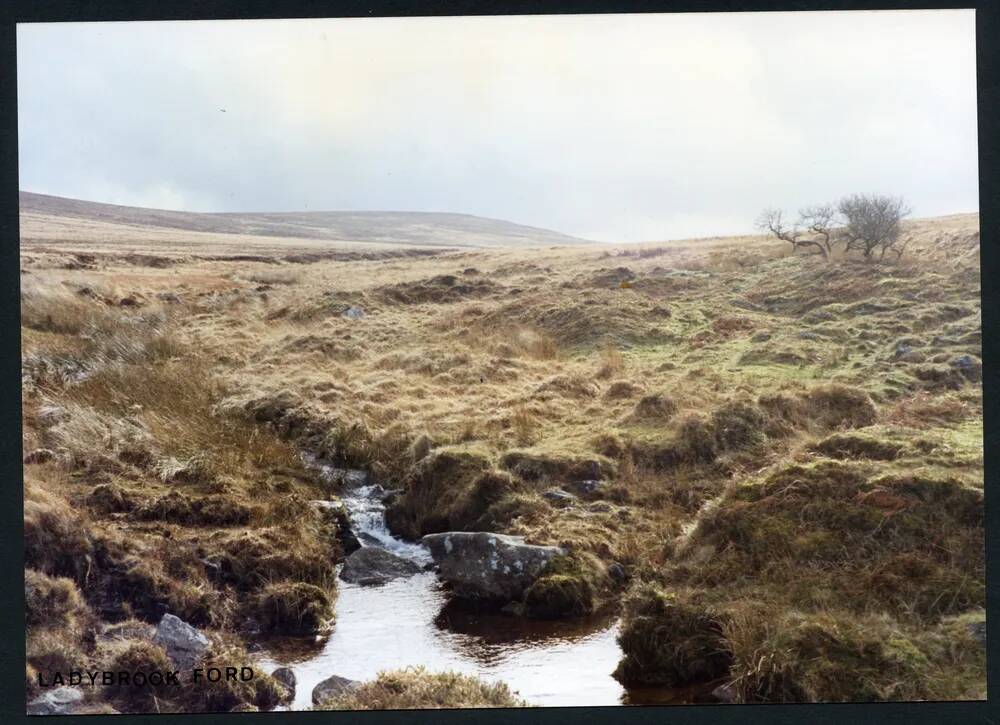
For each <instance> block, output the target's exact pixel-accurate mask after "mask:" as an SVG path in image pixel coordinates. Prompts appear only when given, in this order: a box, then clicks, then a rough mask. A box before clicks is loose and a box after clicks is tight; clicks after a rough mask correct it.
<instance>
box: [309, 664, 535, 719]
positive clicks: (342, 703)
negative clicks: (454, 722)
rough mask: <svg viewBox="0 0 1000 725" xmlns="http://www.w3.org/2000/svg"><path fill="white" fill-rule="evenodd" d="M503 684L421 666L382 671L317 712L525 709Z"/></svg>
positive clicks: (321, 704) (523, 703)
mask: <svg viewBox="0 0 1000 725" xmlns="http://www.w3.org/2000/svg"><path fill="white" fill-rule="evenodd" d="M526 705H527V703H525V702H524V701H523V700H521V699H520V698H518V697H517V696H516V695H515V694H514V693H512V692H511V691H510V688H508V687H507V685H505V684H503V683H496V684H494V683H487V682H483V681H482V680H479V679H477V678H475V677H471V676H469V675H462V674H459V673H457V672H434V673H432V672H428V671H427V670H425V669H424V668H422V667H414V668H408V669H405V670H396V671H391V672H382V673H380V674H379V675H378V677H376V678H375V679H374V680H371V681H369V682H363V683H361V685H360V686H358V687H357V688H356V689H353V690H351V691H349V692H347V693H345V694H342V695H339V696H336V697H333V698H331V699H328V700H326V701H325V702H323V703H320V704H319V705H318V706H317V707H316V709H318V710H416V709H445V708H479V707H525V706H526Z"/></svg>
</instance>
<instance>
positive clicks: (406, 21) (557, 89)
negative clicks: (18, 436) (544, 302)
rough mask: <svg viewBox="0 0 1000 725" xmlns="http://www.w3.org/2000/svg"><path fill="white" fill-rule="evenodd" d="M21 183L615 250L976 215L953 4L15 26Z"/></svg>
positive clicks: (970, 120)
mask: <svg viewBox="0 0 1000 725" xmlns="http://www.w3.org/2000/svg"><path fill="white" fill-rule="evenodd" d="M17 44H18V52H17V58H18V120H19V124H18V126H19V161H20V187H21V189H23V190H26V191H34V192H38V193H45V194H55V195H59V196H68V197H74V198H79V199H87V200H92V201H103V202H109V203H116V204H126V205H133V206H148V207H156V208H166V209H179V210H186V211H232V212H238V211H303V210H316V211H326V210H392V211H445V212H459V213H466V214H476V215H479V216H486V217H493V218H497V219H506V220H508V221H513V222H518V223H521V224H529V225H533V226H540V227H545V228H550V229H554V230H557V231H560V232H563V233H567V234H573V235H577V236H581V237H585V238H589V239H597V240H602V241H613V242H624V241H645V240H662V239H676V238H685V237H699V236H714V235H721V234H739V233H745V232H749V231H752V230H753V224H754V219H755V218H756V217H757V215H758V214H759V212H760V211H761V209H762V208H764V207H777V208H783V209H785V210H786V211H787V212H788V213H791V214H794V212H795V211H796V210H797V209H799V208H800V207H802V206H805V205H809V204H815V203H820V202H826V201H835V200H836V199H838V198H840V197H841V196H843V195H846V194H850V193H854V192H866V193H867V192H875V193H886V194H893V195H900V196H903V197H904V198H905V199H906V200H907V201H908V202H909V204H910V206H911V207H912V209H913V212H914V215H915V216H935V215H940V214H949V213H957V212H970V211H977V210H978V180H977V179H978V165H977V145H976V65H975V62H976V61H975V15H974V11H972V10H959V11H951V10H930V11H910V10H905V11H880V12H873V11H856V12H798V13H745V14H744V13H693V14H647V15H590V16H587V15H570V16H565V15H564V16H533V17H532V16H508V17H467V18H458V17H456V18H358V19H320V20H316V19H299V20H235V21H177V22H128V23H58V24H33V25H20V26H19V27H18V33H17Z"/></svg>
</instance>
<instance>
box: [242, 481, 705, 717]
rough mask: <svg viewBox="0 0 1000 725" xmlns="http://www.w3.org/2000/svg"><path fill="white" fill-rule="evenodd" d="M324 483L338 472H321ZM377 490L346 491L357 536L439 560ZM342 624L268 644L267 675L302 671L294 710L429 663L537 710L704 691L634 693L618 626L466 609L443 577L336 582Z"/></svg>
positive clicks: (601, 620) (682, 697)
mask: <svg viewBox="0 0 1000 725" xmlns="http://www.w3.org/2000/svg"><path fill="white" fill-rule="evenodd" d="M314 465H316V466H318V467H319V468H320V472H321V474H322V475H324V476H326V477H331V476H334V475H336V474H337V473H338V472H337V471H336V470H335V469H330V468H328V467H325V466H323V465H322V464H314ZM381 494H382V489H381V487H379V486H378V485H370V484H364V485H354V486H351V487H349V488H347V489H346V490H344V492H343V494H342V495H341V500H342V501H343V502H344V505H345V506H346V509H347V512H348V516H349V517H350V520H351V524H352V527H353V529H354V533H355V535H357V536H358V538H359V539H361V541H362V545H364V546H382V547H384V548H386V549H388V550H390V551H392V552H393V553H395V554H398V555H399V556H402V557H405V558H407V559H410V560H412V561H415V562H417V563H420V564H427V563H430V562H431V557H430V553H429V552H428V551H427V549H425V548H424V547H423V546H421V545H420V544H419V543H415V542H408V541H403V540H402V539H399V538H397V537H395V536H393V535H392V533H390V532H389V530H388V528H387V527H386V524H385V508H384V505H383V504H382V501H381ZM337 592H338V596H337V603H336V614H337V618H336V625H335V627H334V630H333V632H332V634H330V635H329V636H327V637H322V638H302V637H294V638H293V637H280V638H275V637H272V638H267V639H262V640H260V642H259V644H260V645H261V647H262V652H261V655H262V657H261V660H262V665H263V666H264V668H265V669H266V670H267V671H269V672H270V671H271V670H273V669H274V668H276V667H278V666H281V665H284V666H288V667H291V668H292V669H293V670H294V672H295V677H296V680H297V686H296V690H295V700H294V702H293V703H292V705H291V707H292V709H304V708H308V707H311V706H312V700H311V697H312V689H313V687H315V686H316V685H317V684H318V683H319V682H320V681H322V680H324V679H326V678H327V677H330V676H331V675H339V676H341V677H347V678H350V679H353V680H368V679H372V678H373V677H375V675H376V674H378V672H379V671H380V670H389V669H397V668H401V667H407V666H410V665H423V666H424V667H426V668H427V669H428V670H429V671H432V672H434V671H444V670H454V671H459V672H463V673H467V674H470V675H476V676H477V677H480V678H482V679H484V680H487V681H499V682H505V683H507V684H508V685H509V686H510V687H511V689H512V690H514V691H516V692H517V693H518V695H519V696H520V697H522V698H524V699H525V700H527V701H528V703H530V704H532V705H550V706H552V705H556V706H567V705H579V706H584V705H618V704H652V703H670V702H691V701H692V700H694V699H699V694H700V693H701V692H703V691H704V687H702V688H700V690H699V691H688V690H672V689H666V688H649V689H642V690H626V689H625V688H623V687H622V686H621V685H620V684H619V683H618V681H617V680H615V679H614V678H613V677H612V676H611V672H612V671H613V670H614V669H615V665H617V663H618V660H619V659H620V657H621V650H620V648H619V647H618V644H617V642H616V641H615V637H616V634H617V629H618V627H617V622H616V620H615V619H614V618H609V617H594V618H576V619H567V620H557V621H548V620H546V621H542V620H531V619H526V618H522V617H513V616H507V615H502V614H491V613H482V612H471V611H466V610H464V609H463V608H462V607H460V606H457V605H456V604H454V603H449V601H448V598H447V596H446V593H445V590H444V589H443V587H442V585H441V583H440V581H439V580H438V578H437V576H436V574H434V573H433V572H429V571H425V572H422V573H420V574H417V575H414V576H411V577H408V578H403V579H397V580H395V581H392V582H389V583H387V584H384V585H381V586H362V585H359V584H350V583H347V582H344V581H338V582H337Z"/></svg>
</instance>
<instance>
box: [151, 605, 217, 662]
mask: <svg viewBox="0 0 1000 725" xmlns="http://www.w3.org/2000/svg"><path fill="white" fill-rule="evenodd" d="M153 642H154V643H155V644H158V645H160V646H161V647H162V648H163V649H164V651H165V652H166V653H167V656H168V657H170V659H171V661H172V662H173V663H174V664H175V665H176V666H177V667H180V668H181V669H190V668H192V667H194V665H195V664H196V663H197V662H198V660H200V659H201V657H202V655H204V654H205V650H207V649H208V645H209V641H208V637H206V636H205V635H204V634H202V633H201V632H199V631H198V630H197V629H195V628H194V627H192V626H191V625H190V624H188V623H187V622H185V621H184V620H182V619H180V618H178V617H175V616H174V615H172V614H164V615H163V618H162V619H161V620H160V623H159V624H158V625H156V634H154V635H153Z"/></svg>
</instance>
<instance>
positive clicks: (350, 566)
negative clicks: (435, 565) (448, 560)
mask: <svg viewBox="0 0 1000 725" xmlns="http://www.w3.org/2000/svg"><path fill="white" fill-rule="evenodd" d="M420 570H421V568H420V565H419V564H416V563H414V562H412V561H410V560H409V559H404V558H403V557H401V556H397V555H396V554H393V553H392V552H391V551H387V550H385V549H382V548H380V547H377V546H364V547H362V548H360V549H358V550H357V551H355V552H354V553H353V554H351V555H350V556H349V557H347V560H346V561H345V562H344V568H343V569H341V570H340V578H341V579H343V580H344V581H345V582H350V583H352V584H385V583H386V582H388V581H392V580H393V579H399V578H401V577H406V576H412V575H413V574H416V573H418V572H420Z"/></svg>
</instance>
